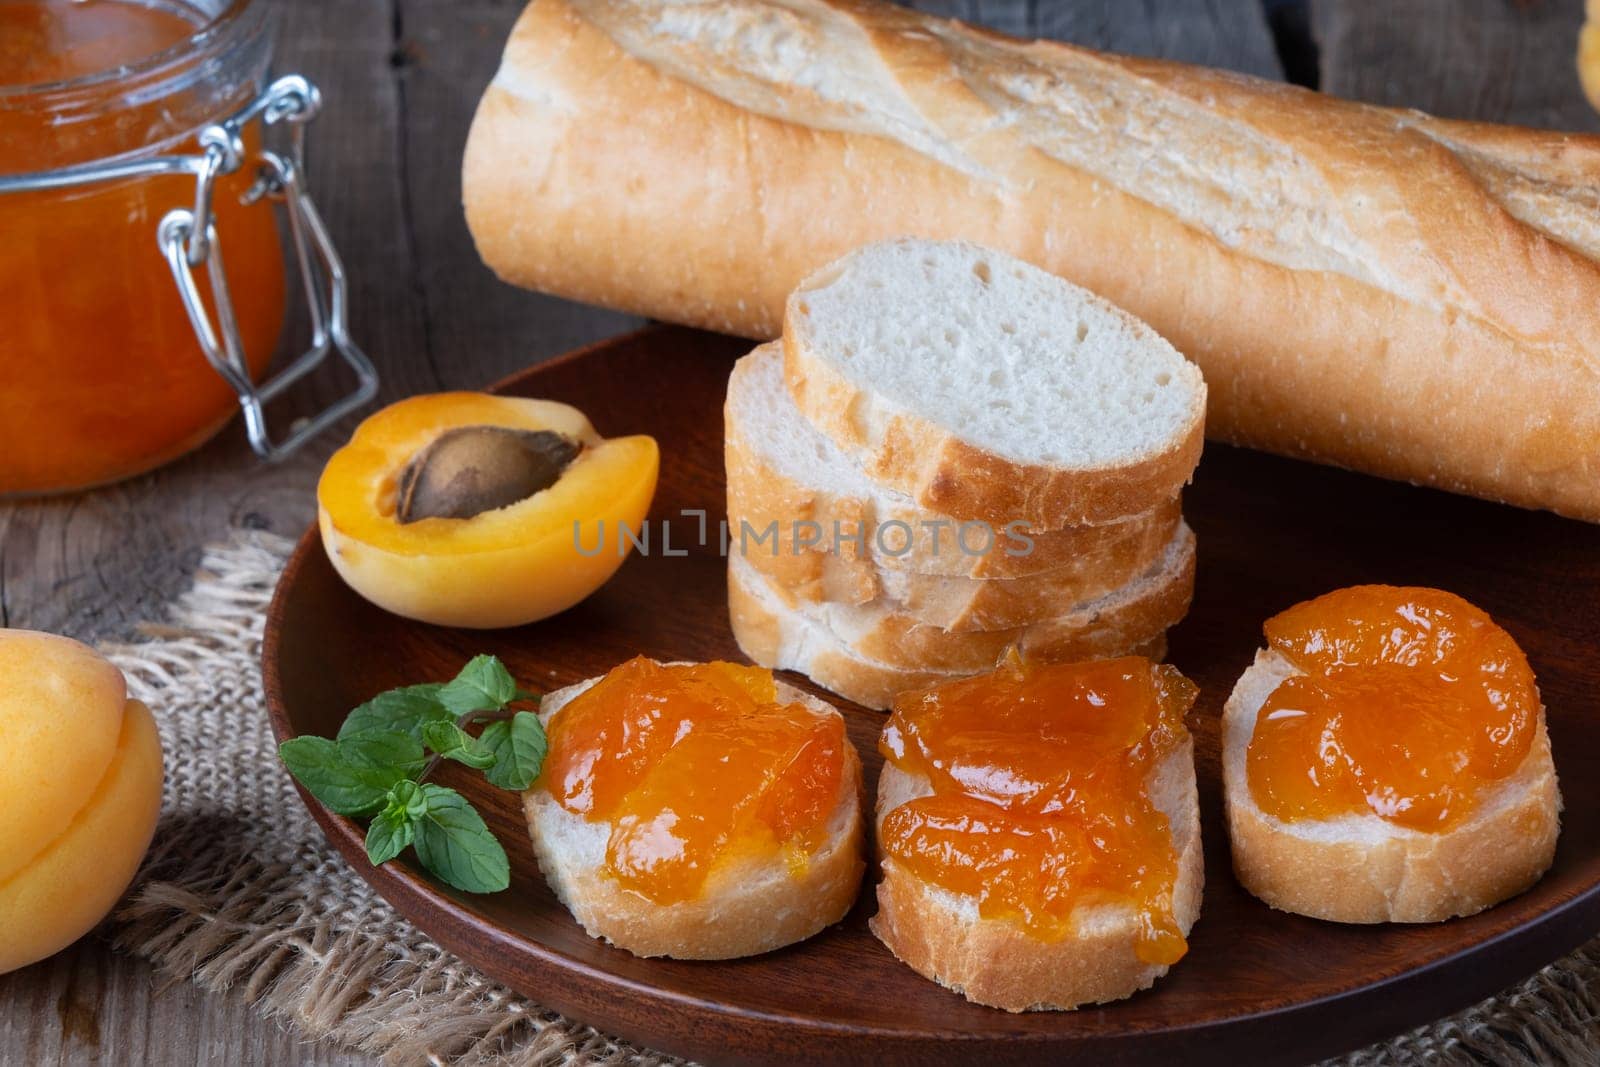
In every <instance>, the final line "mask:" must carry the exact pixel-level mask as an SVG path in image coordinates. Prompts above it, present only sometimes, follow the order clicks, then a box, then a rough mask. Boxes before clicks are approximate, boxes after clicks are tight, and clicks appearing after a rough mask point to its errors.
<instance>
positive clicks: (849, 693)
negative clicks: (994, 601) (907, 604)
mask: <svg viewBox="0 0 1600 1067" xmlns="http://www.w3.org/2000/svg"><path fill="white" fill-rule="evenodd" d="M728 616H729V620H730V622H731V624H732V628H733V637H734V640H735V641H736V642H737V643H738V645H739V649H740V651H742V652H743V653H744V654H745V655H746V656H748V657H749V658H750V659H751V660H753V661H754V662H756V663H760V664H763V665H764V666H768V667H774V668H777V669H780V670H790V671H798V672H800V673H801V674H804V675H806V676H807V677H809V678H810V679H811V680H812V681H813V682H816V683H817V684H818V685H820V686H823V687H824V688H826V689H829V690H831V691H833V692H835V693H837V694H839V695H840V696H842V697H844V698H845V699H846V700H852V701H854V702H855V703H857V704H860V705H861V706H863V707H867V708H880V709H881V708H887V707H888V706H889V705H890V704H892V703H894V698H895V696H896V695H897V694H899V693H903V692H905V691H906V690H908V689H921V688H926V687H928V686H933V685H938V684H940V683H941V682H948V681H953V680H955V679H957V678H964V677H967V676H969V675H972V674H977V673H980V672H982V671H985V670H988V669H990V668H991V667H993V666H994V665H995V664H996V663H997V662H999V660H1000V659H1001V658H1002V657H1003V656H1004V655H1005V654H1006V652H1007V650H1008V649H1009V648H1010V647H1012V646H1008V645H1001V646H996V647H995V649H994V654H993V656H992V658H991V657H988V656H985V655H978V654H973V653H971V652H964V653H963V662H967V663H969V664H975V665H974V666H968V667H966V668H952V667H948V666H942V665H941V664H940V663H939V661H936V660H924V661H918V660H915V659H901V660H899V661H897V662H892V663H889V662H884V661H882V660H879V659H874V658H873V657H872V656H871V655H870V654H868V653H866V652H863V651H862V650H861V649H859V648H857V647H855V646H853V645H852V644H850V642H849V641H848V640H847V639H846V638H843V637H841V636H840V635H839V634H837V633H835V632H834V631H833V630H831V629H829V627H828V625H827V623H826V622H825V621H823V620H822V619H820V618H818V617H817V615H816V614H815V613H813V612H812V611H808V610H804V609H803V608H801V607H799V606H791V605H788V604H785V603H784V601H783V599H782V597H780V596H779V595H778V594H777V592H776V591H775V590H774V589H773V587H772V585H771V583H769V582H767V581H765V580H764V579H762V578H761V577H760V575H759V574H757V573H756V572H755V571H754V570H753V568H751V567H749V566H742V565H740V561H738V560H737V559H730V560H729V567H728ZM960 636H962V635H951V638H952V639H954V638H959V637H960ZM1074 637H1075V639H1073V640H1070V641H1069V640H1065V639H1064V640H1063V641H1062V642H1060V643H1059V644H1058V645H1057V647H1056V649H1054V651H1059V652H1063V653H1065V654H1063V655H1060V656H1057V657H1046V658H1061V659H1094V658H1096V657H1111V656H1122V655H1129V656H1145V657H1147V658H1149V659H1153V660H1159V659H1161V658H1162V657H1163V656H1164V655H1165V654H1166V633H1165V627H1161V628H1159V629H1156V630H1154V631H1153V632H1151V633H1144V632H1142V631H1140V630H1130V631H1124V630H1120V629H1106V628H1090V629H1087V630H1085V631H1083V632H1081V633H1078V634H1076V635H1074ZM1032 654H1037V653H1032Z"/></svg>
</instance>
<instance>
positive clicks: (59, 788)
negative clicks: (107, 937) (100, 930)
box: [0, 630, 162, 973]
mask: <svg viewBox="0 0 1600 1067" xmlns="http://www.w3.org/2000/svg"><path fill="white" fill-rule="evenodd" d="M0 738H3V739H4V742H5V743H4V745H3V746H0V841H3V842H4V848H3V850H0V973H4V972H6V971H11V970H15V969H16V968H18V967H24V966H26V965H28V964H30V963H33V962H35V961H37V960H41V959H44V958H45V957H46V956H49V955H51V954H53V953H55V952H57V951H59V950H61V949H63V948H65V947H66V946H67V945H70V944H71V943H72V942H74V941H76V940H77V939H78V938H80V937H82V936H83V935H84V934H86V933H88V932H89V930H90V929H92V928H93V927H94V925H95V924H96V923H97V922H99V921H100V920H101V919H102V918H104V917H105V915H106V914H107V913H108V912H109V911H110V910H111V908H112V906H113V905H114V904H116V902H117V899H118V898H119V897H121V896H122V894H123V891H124V890H126V889H127V888H128V883H130V882H131V881H133V876H134V874H135V872H136V871H137V870H138V868H139V861H140V860H141V859H143V858H144V854H145V850H146V849H148V848H149V846H150V838H151V835H152V834H154V832H155V826H156V818H157V816H158V815H159V814H160V812H161V779H162V768H161V740H160V738H159V737H158V736H157V734H156V725H155V720H154V719H153V718H152V717H151V715H150V710H149V709H148V708H146V707H145V706H144V705H143V704H141V703H139V702H138V701H137V700H129V699H128V695H127V685H126V682H125V681H124V679H123V677H122V672H121V671H119V670H117V668H116V667H115V666H113V665H112V664H111V663H110V662H108V661H107V660H106V659H105V658H104V657H102V656H100V655H99V654H98V653H96V652H95V651H94V650H93V649H90V648H88V647H86V646H84V645H81V644H79V643H78V642H76V641H73V640H70V639H69V638H65V637H57V636H55V635H54V634H44V633H35V632H33V631H29V630H0Z"/></svg>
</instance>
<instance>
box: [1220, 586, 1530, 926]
mask: <svg viewBox="0 0 1600 1067" xmlns="http://www.w3.org/2000/svg"><path fill="white" fill-rule="evenodd" d="M1266 630H1267V635H1268V647H1266V648H1264V649H1262V650H1261V651H1260V652H1258V653H1257V655H1256V659H1255V662H1254V663H1253V664H1252V665H1251V666H1250V668H1249V669H1248V670H1246V671H1245V672H1244V674H1243V675H1242V676H1241V677H1240V679H1239V682H1238V684H1237V685H1236V686H1235V687H1234V690H1233V694H1232V695H1231V696H1230V697H1229V699H1228V703H1227V706H1226V708H1225V709H1224V711H1223V720H1222V758H1223V784H1224V787H1225V790H1226V795H1227V813H1228V827H1229V832H1230V835H1231V838H1232V845H1233V865H1234V870H1235V872H1236V874H1237V875H1238V878H1239V881H1240V883H1241V884H1243V885H1244V887H1245V888H1246V889H1248V890H1249V891H1250V892H1252V893H1254V894H1255V895H1256V896H1257V897H1260V898H1261V899H1262V900H1264V901H1265V902H1266V903H1268V904H1270V905H1272V906H1273V907H1275V908H1279V909H1281V910H1284V911H1291V912H1296V913H1298V914H1301V915H1309V916H1312V917H1313V918H1319V919H1328V920H1332V921H1336V922H1347V923H1376V922H1406V923H1415V922H1437V921H1440V920H1443V919H1448V918H1452V917H1454V916H1459V915H1471V914H1473V913H1474V912H1478V911H1481V910H1483V909H1484V908H1487V907H1490V906H1491V905H1494V904H1496V903H1498V902H1500V901H1502V900H1505V899H1506V898H1508V897H1511V896H1514V895H1515V894H1517V893H1520V892H1522V891H1523V890H1524V889H1527V888H1528V887H1529V886H1531V885H1532V884H1533V883H1534V882H1536V881H1538V880H1539V878H1540V876H1541V875H1543V873H1544V872H1545V871H1546V870H1547V869H1548V868H1549V866H1550V863H1551V861H1552V859H1553V857H1554V854H1555V847H1556V838H1557V836H1558V834H1559V832H1560V811H1561V795H1560V791H1559V789H1558V787H1557V783H1556V774H1555V765H1554V763H1553V761H1552V759H1551V755H1550V735H1549V732H1548V730H1547V729H1546V726H1545V716H1544V707H1543V705H1542V703H1541V702H1540V698H1539V692H1538V688H1537V686H1536V685H1535V683H1534V678H1533V672H1532V670H1531V669H1530V668H1529V666H1528V663H1527V660H1526V659H1525V658H1524V657H1523V655H1522V652H1521V650H1520V649H1518V648H1517V646H1516V644H1515V642H1514V641H1513V640H1512V639H1511V637H1510V635H1508V634H1507V633H1506V632H1505V631H1504V630H1502V629H1500V627H1498V626H1496V625H1495V624H1494V623H1493V622H1492V621H1491V620H1490V619H1489V617H1488V616H1487V615H1486V614H1484V613H1483V612H1482V611H1479V610H1478V609H1477V608H1474V607H1473V606H1472V605H1470V604H1468V603H1467V602H1466V601H1464V600H1462V599H1461V598H1460V597H1456V596H1453V595H1451V594H1448V593H1443V592H1441V591H1439V590H1430V589H1418V588H1403V587H1393V586H1357V587H1354V588H1352V589H1344V590H1339V591H1338V592H1336V593H1330V594H1328V595H1326V596H1323V597H1319V598H1317V599H1316V600H1312V601H1308V602H1306V603H1304V604H1301V605H1298V606H1297V607H1295V608H1291V609H1290V610H1289V611H1286V612H1284V613H1282V614H1281V615H1278V616H1276V617H1274V618H1273V619H1271V620H1269V621H1268V622H1267V625H1266Z"/></svg>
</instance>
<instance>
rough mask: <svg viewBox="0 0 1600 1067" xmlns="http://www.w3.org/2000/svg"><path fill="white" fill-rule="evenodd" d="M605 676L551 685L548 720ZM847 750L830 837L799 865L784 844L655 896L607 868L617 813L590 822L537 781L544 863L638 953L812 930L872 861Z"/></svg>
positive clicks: (815, 702)
mask: <svg viewBox="0 0 1600 1067" xmlns="http://www.w3.org/2000/svg"><path fill="white" fill-rule="evenodd" d="M597 681H599V679H598V678H591V679H589V680H588V681H586V682H579V683H578V684H576V685H570V686H567V687H566V688H564V689H558V690H556V691H555V692H553V693H550V694H548V695H547V696H545V697H544V698H543V700H541V701H540V705H539V717H540V719H541V720H543V721H544V722H546V723H548V722H549V721H550V720H551V719H552V718H553V717H555V716H556V715H558V714H560V712H561V709H562V708H564V707H566V705H567V704H568V703H570V702H571V701H572V699H573V698H574V697H576V696H577V695H578V694H579V693H582V692H583V691H584V690H586V689H588V688H589V687H590V686H591V685H593V684H595V682H597ZM778 697H779V699H780V700H783V701H788V702H794V703H800V704H804V705H806V706H807V707H809V708H810V709H812V710H813V711H815V712H816V713H817V714H818V715H835V716H836V715H838V714H839V713H838V712H837V711H835V710H834V709H833V708H832V707H830V706H829V705H828V704H827V703H826V702H824V701H822V700H819V699H818V698H816V697H814V696H811V695H810V694H809V693H805V692H802V691H800V690H798V689H796V688H794V687H793V686H791V685H787V684H785V683H783V682H782V681H780V682H778ZM844 758H845V773H844V775H843V778H842V780H841V781H840V785H839V799H838V804H837V806H836V807H835V808H834V812H833V816H832V818H831V820H830V822H829V825H828V837H827V840H826V842H825V843H824V845H823V846H822V847H821V848H820V849H818V850H817V851H816V852H815V853H813V854H812V855H811V856H810V857H809V858H808V860H807V862H806V863H805V864H804V865H794V864H791V863H790V861H789V858H788V857H787V856H785V855H783V854H782V853H773V854H770V855H758V856H753V857H749V858H744V859H737V860H734V861H732V862H728V863H725V864H723V865H721V866H720V867H718V868H717V869H716V870H714V871H713V872H712V873H711V876H710V878H709V879H708V880H707V882H706V885H705V889H704V891H703V893H702V894H701V895H700V896H699V897H698V898H696V899H693V900H688V901H683V902H680V903H673V904H658V903H655V902H653V901H650V900H647V899H645V898H644V897H643V896H641V895H640V894H638V893H635V892H632V891H631V890H628V889H624V888H622V887H620V886H619V885H618V884H617V883H616V882H615V881H614V880H612V879H611V878H609V877H607V875H606V873H605V862H606V858H605V857H606V840H607V837H608V835H609V834H610V831H611V824H610V823H609V822H606V821H595V822H590V821H588V820H587V819H585V818H584V817H583V816H581V815H577V814H574V813H572V812H570V811H567V810H566V809H565V808H563V807H562V806H561V805H560V804H558V803H556V801H555V799H554V798H552V797H551V796H550V794H549V792H548V791H546V790H544V789H541V788H539V787H538V785H537V784H536V785H535V787H534V788H532V789H530V790H528V791H527V792H526V793H524V794H523V811H524V813H525V814H526V816H527V819H528V833H529V836H530V837H531V838H532V840H533V852H534V855H535V856H536V857H537V858H538V861H539V869H540V870H541V871H543V872H544V876H545V879H546V880H547V881H548V882H549V883H550V888H551V889H552V890H553V891H554V892H555V894H556V896H557V897H558V898H559V899H560V900H561V902H562V903H563V904H565V905H566V906H567V910H569V911H571V912H572V915H573V917H574V918H575V919H577V920H578V922H579V923H580V924H581V925H582V926H583V928H584V930H586V931H587V932H588V933H589V935H590V936H591V937H598V938H601V939H603V940H606V941H609V942H610V943H611V944H613V945H616V946H617V947H619V948H624V949H627V950H628V951H629V952H632V953H633V954H634V955H636V956H672V957H675V958H677V959H693V960H718V959H731V958H733V957H736V956H751V955H755V954H756V953H760V952H768V951H771V950H772V949H775V948H781V947H782V946H784V945H789V944H793V943H794V942H796V941H802V940H804V939H806V938H808V937H810V936H812V935H813V934H815V933H817V932H818V931H819V930H821V929H823V928H824V927H826V926H828V925H829V924H831V923H835V922H838V921H839V920H840V919H842V918H843V917H844V915H845V913H846V912H848V911H849V910H850V908H851V906H852V905H853V904H854V903H855V899H856V893H857V891H858V889H859V887H860V883H861V875H862V873H863V871H864V869H865V863H864V861H863V859H862V856H863V852H864V845H863V828H862V817H861V792H862V784H861V761H860V758H859V757H858V756H857V755H856V751H855V746H854V745H851V744H849V743H848V742H847V743H846V744H845V746H844Z"/></svg>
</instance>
